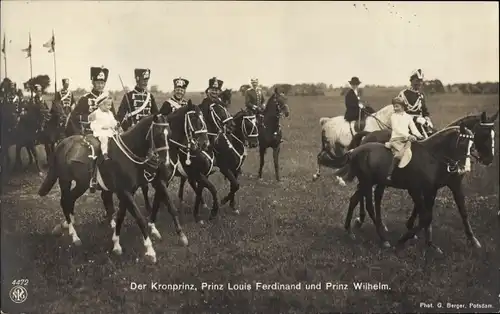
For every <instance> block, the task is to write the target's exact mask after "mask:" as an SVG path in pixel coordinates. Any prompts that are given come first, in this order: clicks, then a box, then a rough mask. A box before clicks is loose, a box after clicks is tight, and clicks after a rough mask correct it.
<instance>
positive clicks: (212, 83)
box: [208, 77, 224, 90]
mask: <svg viewBox="0 0 500 314" xmlns="http://www.w3.org/2000/svg"><path fill="white" fill-rule="evenodd" d="M223 84H224V81H221V80H219V79H218V78H216V77H212V78H211V79H210V80H208V88H215V89H218V90H221V89H222V85H223Z"/></svg>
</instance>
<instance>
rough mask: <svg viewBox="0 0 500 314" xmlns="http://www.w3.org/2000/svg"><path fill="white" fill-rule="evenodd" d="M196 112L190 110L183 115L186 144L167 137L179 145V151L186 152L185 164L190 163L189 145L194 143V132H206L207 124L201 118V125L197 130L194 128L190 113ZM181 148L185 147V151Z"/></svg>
mask: <svg viewBox="0 0 500 314" xmlns="http://www.w3.org/2000/svg"><path fill="white" fill-rule="evenodd" d="M192 114H196V111H194V110H190V111H188V112H186V115H185V116H184V134H185V135H186V141H187V144H186V145H184V144H182V143H179V142H177V141H174V140H173V139H171V138H169V139H168V140H169V141H170V142H171V143H173V144H175V145H177V146H178V147H180V148H181V149H180V151H181V152H182V153H184V154H186V156H187V159H186V165H190V164H191V145H196V142H195V141H194V135H195V134H201V133H207V125H206V124H205V121H204V120H203V118H202V117H200V118H201V122H202V127H201V129H199V130H195V129H194V127H193V123H192V122H191V119H190V115H192ZM182 148H184V149H186V151H183V150H182Z"/></svg>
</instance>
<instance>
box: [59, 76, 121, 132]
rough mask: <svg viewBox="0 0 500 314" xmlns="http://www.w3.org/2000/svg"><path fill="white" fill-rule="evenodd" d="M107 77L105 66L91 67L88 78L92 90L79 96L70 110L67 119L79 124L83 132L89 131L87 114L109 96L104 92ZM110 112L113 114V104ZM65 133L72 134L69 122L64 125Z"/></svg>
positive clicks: (76, 124)
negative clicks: (90, 81)
mask: <svg viewBox="0 0 500 314" xmlns="http://www.w3.org/2000/svg"><path fill="white" fill-rule="evenodd" d="M108 77H109V70H108V69H106V68H105V67H91V68H90V79H91V80H92V91H91V92H90V93H87V94H85V95H83V96H82V97H80V99H79V100H78V102H77V103H76V106H75V108H74V109H73V111H71V114H70V117H69V120H70V121H71V122H72V123H71V124H73V125H75V126H80V125H81V127H82V130H83V131H84V132H85V133H87V132H90V131H91V130H90V125H89V120H88V117H89V114H90V113H92V112H93V111H94V110H96V109H97V107H98V106H99V104H100V103H101V102H102V101H104V100H107V99H108V97H109V93H105V92H104V87H105V86H106V82H107V81H108ZM111 112H113V114H115V109H114V106H113V105H112V106H111ZM66 135H67V136H71V135H74V134H72V130H70V123H68V125H67V127H66Z"/></svg>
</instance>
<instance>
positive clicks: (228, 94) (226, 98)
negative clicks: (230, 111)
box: [219, 88, 233, 108]
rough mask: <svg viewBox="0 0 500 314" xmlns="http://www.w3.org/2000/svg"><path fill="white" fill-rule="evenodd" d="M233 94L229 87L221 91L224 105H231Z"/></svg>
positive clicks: (220, 96)
mask: <svg viewBox="0 0 500 314" xmlns="http://www.w3.org/2000/svg"><path fill="white" fill-rule="evenodd" d="M232 96H233V90H232V89H230V88H228V89H225V90H224V91H223V92H222V93H220V95H219V98H220V100H221V101H222V103H223V105H224V107H226V108H227V107H229V105H231V98H232Z"/></svg>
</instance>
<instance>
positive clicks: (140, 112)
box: [117, 69, 158, 130]
mask: <svg viewBox="0 0 500 314" xmlns="http://www.w3.org/2000/svg"><path fill="white" fill-rule="evenodd" d="M134 76H135V82H136V86H135V88H134V89H133V90H132V91H130V92H128V93H126V94H125V95H123V98H122V102H121V103H120V107H119V108H118V114H117V120H118V122H120V123H121V122H122V121H123V124H122V128H123V129H124V130H127V129H128V128H130V127H131V126H133V125H135V124H136V123H137V122H139V121H140V120H141V119H142V118H144V117H147V116H149V115H152V114H158V106H157V105H156V100H155V97H154V95H153V94H151V93H150V92H148V90H147V88H148V84H149V78H150V76H151V70H150V69H135V70H134Z"/></svg>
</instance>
